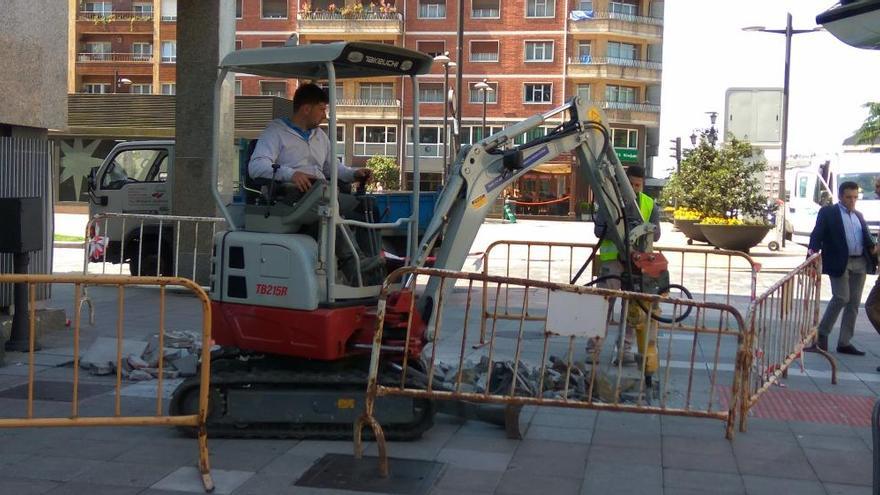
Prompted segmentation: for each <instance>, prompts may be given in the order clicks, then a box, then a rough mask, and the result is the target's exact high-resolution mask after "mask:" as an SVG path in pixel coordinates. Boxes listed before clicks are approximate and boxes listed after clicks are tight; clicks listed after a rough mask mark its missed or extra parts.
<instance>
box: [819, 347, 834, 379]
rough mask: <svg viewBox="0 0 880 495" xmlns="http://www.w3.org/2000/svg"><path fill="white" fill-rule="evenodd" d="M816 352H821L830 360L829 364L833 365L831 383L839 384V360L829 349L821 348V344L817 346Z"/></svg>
mask: <svg viewBox="0 0 880 495" xmlns="http://www.w3.org/2000/svg"><path fill="white" fill-rule="evenodd" d="M816 354H821V355H822V356H823V357H824V358H825V359H827V360H828V364H830V365H831V384H832V385H837V360H836V359H834V356H832V355H831V354H829V353H828V351H825V350H822V349H820V348H819V346H816Z"/></svg>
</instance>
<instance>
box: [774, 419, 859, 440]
mask: <svg viewBox="0 0 880 495" xmlns="http://www.w3.org/2000/svg"><path fill="white" fill-rule="evenodd" d="M788 427H789V429H791V431H792V432H794V433H795V434H796V435H804V434H810V435H829V436H836V437H851V436H855V435H856V432H855V431H853V428H852V427H851V426H847V425H833V424H825V423H807V422H804V421H789V422H788Z"/></svg>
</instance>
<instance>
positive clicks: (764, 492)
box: [743, 475, 825, 495]
mask: <svg viewBox="0 0 880 495" xmlns="http://www.w3.org/2000/svg"><path fill="white" fill-rule="evenodd" d="M743 483H745V485H746V493H747V494H748V495H825V487H824V486H822V484H821V483H819V482H818V481H808V480H790V479H777V478H766V477H763V476H750V475H743Z"/></svg>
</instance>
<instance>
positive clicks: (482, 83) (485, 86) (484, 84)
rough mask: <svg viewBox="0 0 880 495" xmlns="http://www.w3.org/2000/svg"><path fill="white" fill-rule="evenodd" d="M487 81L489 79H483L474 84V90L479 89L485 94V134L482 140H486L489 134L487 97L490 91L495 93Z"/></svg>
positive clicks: (483, 133)
mask: <svg viewBox="0 0 880 495" xmlns="http://www.w3.org/2000/svg"><path fill="white" fill-rule="evenodd" d="M486 81H488V79H483V80H482V81H480V82H478V83H477V84H474V89H478V90H480V92H481V93H483V132H482V136H481V140H483V139H486V134H487V132H488V131H487V130H486V96H487V95H488V93H489V91H494V90H493V89H492V86H490V85H489V84H488V83H487V82H486Z"/></svg>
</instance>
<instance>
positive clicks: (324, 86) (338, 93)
mask: <svg viewBox="0 0 880 495" xmlns="http://www.w3.org/2000/svg"><path fill="white" fill-rule="evenodd" d="M318 86H320V87H321V89H323V90H324V92H326V93H327V96H328V97H329V96H330V85H329V84H327V82H326V81H325V82H322V83H320V84H318ZM342 94H343V93H342V83H337V84H336V99H337V100H341V99H342ZM338 103H339V102H337V104H338Z"/></svg>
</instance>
